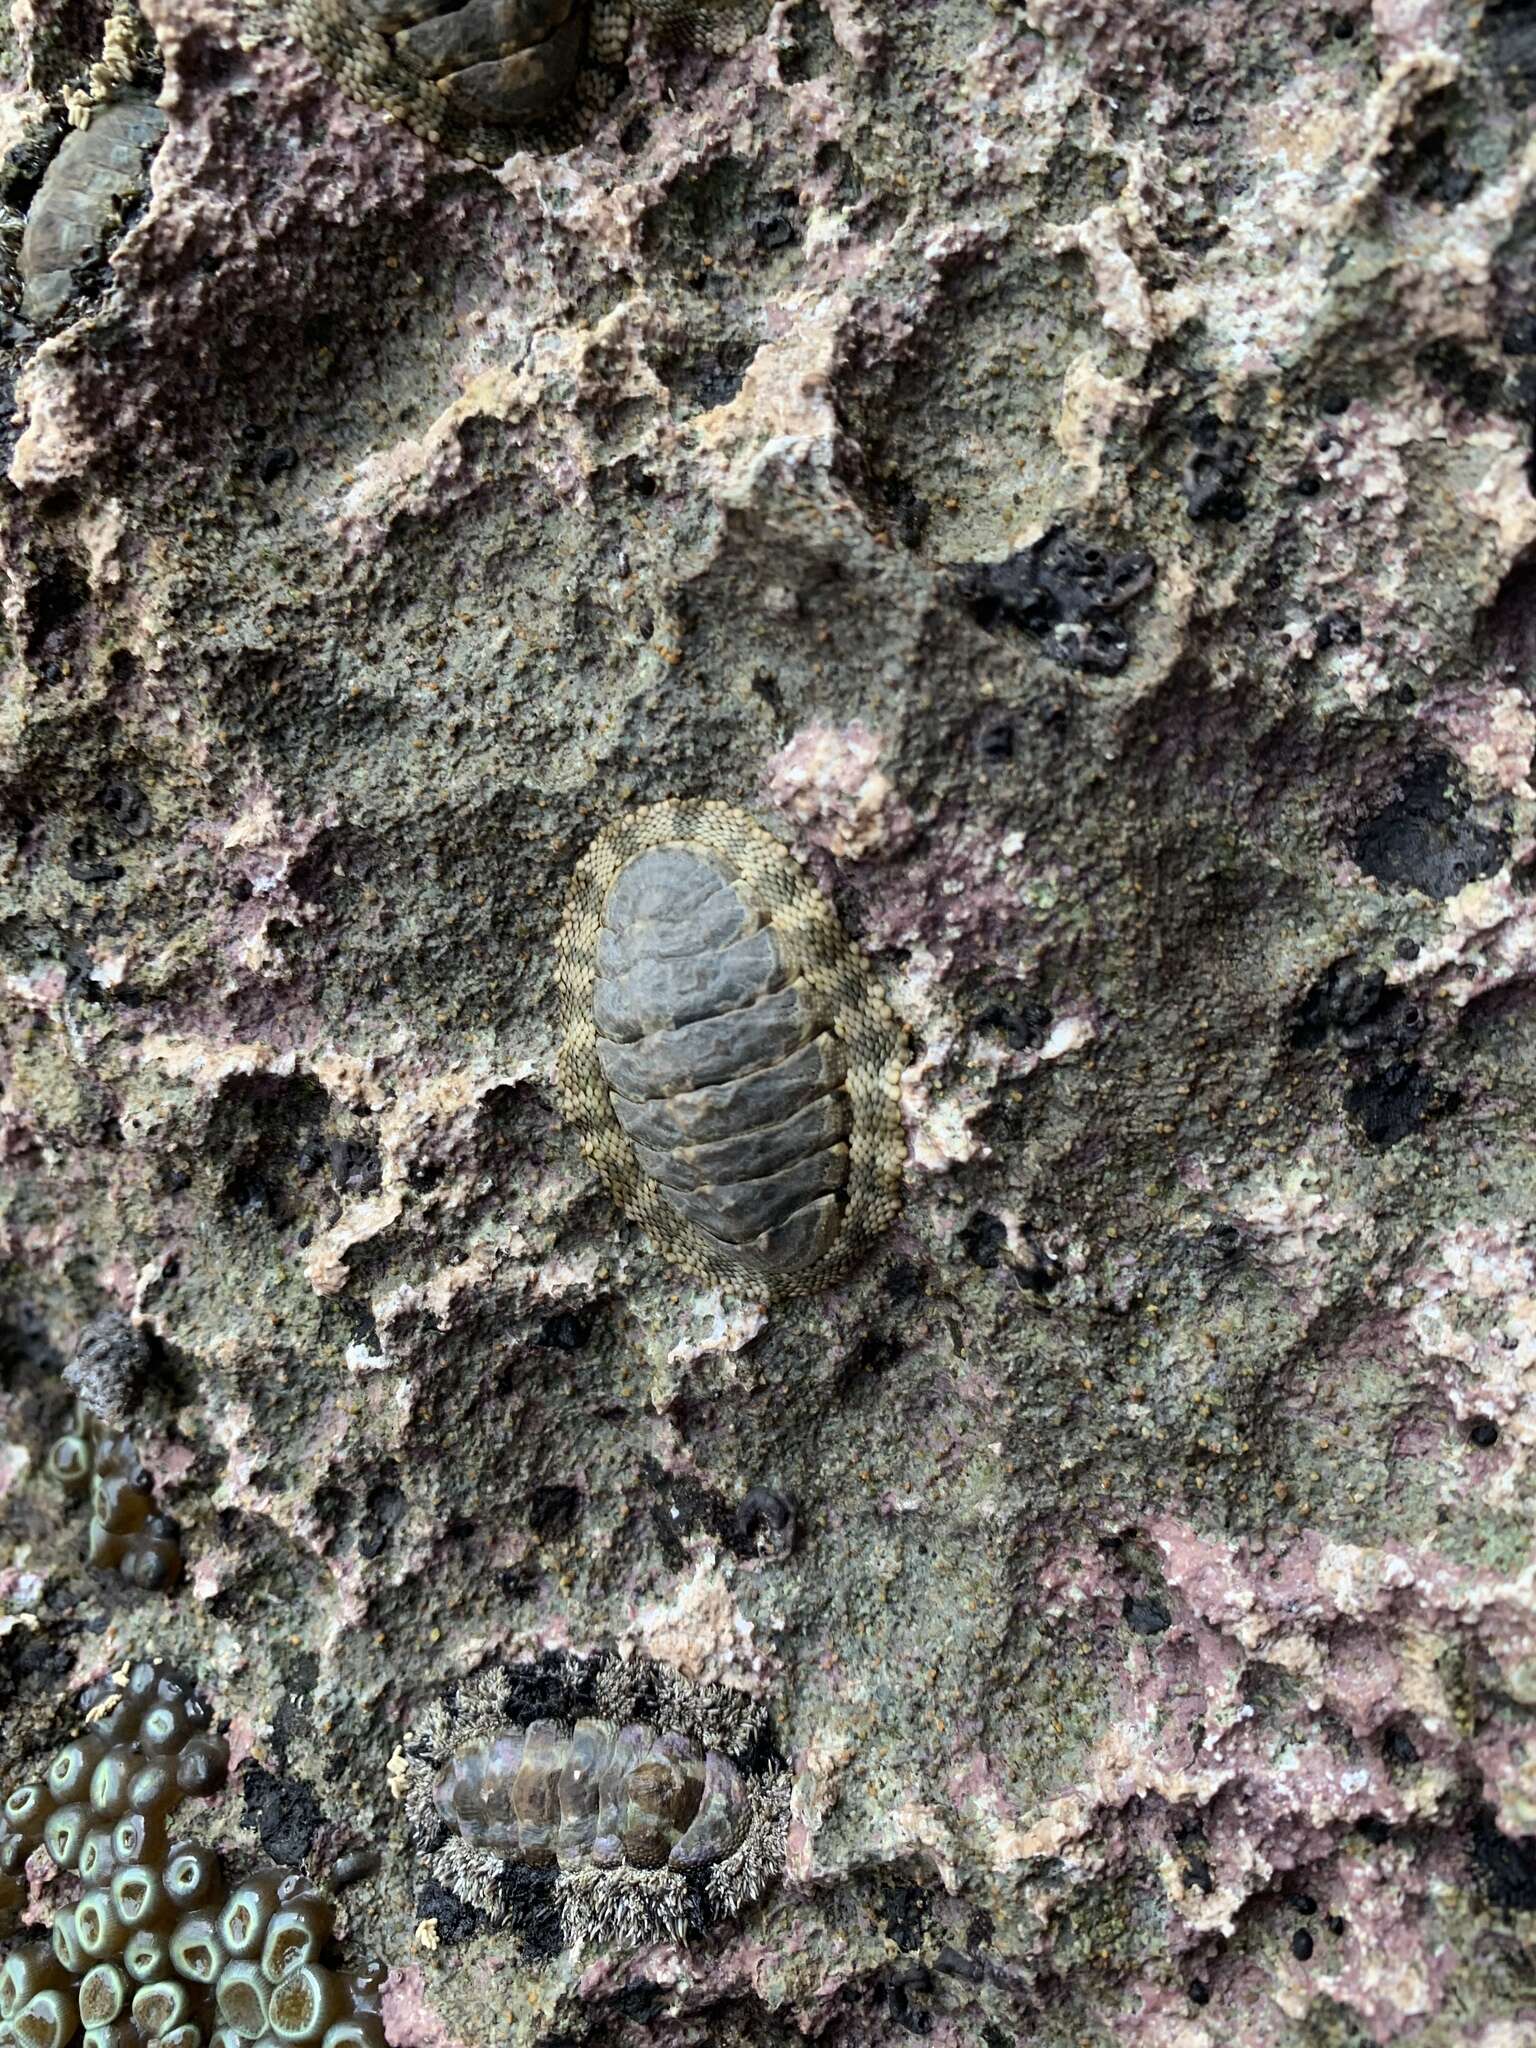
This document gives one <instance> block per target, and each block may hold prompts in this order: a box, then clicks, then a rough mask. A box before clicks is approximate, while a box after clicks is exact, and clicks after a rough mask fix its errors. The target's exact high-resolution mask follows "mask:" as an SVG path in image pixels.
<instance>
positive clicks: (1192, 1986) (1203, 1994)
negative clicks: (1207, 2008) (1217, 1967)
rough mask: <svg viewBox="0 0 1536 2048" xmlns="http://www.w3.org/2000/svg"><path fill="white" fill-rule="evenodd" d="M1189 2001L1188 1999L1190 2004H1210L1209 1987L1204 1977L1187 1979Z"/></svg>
mask: <svg viewBox="0 0 1536 2048" xmlns="http://www.w3.org/2000/svg"><path fill="white" fill-rule="evenodd" d="M1189 2001H1190V2004H1191V2005H1209V2004H1210V2002H1211V1987H1210V1985H1209V1984H1207V1983H1206V1981H1205V1979H1204V1978H1203V1977H1191V1978H1190V1980H1189Z"/></svg>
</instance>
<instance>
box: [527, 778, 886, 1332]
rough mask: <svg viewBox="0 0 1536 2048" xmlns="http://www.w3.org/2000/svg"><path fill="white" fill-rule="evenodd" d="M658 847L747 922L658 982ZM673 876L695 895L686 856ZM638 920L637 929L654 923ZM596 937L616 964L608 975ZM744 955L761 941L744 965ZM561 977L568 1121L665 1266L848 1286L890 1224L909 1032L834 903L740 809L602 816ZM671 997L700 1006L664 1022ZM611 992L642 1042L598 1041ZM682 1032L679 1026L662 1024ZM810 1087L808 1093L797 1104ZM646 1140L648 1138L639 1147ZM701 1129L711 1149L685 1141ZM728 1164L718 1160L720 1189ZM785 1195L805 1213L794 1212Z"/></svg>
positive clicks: (729, 1280)
mask: <svg viewBox="0 0 1536 2048" xmlns="http://www.w3.org/2000/svg"><path fill="white" fill-rule="evenodd" d="M662 849H674V850H676V851H677V852H678V853H679V854H681V855H683V856H693V857H695V858H694V866H695V867H696V868H697V869H698V870H699V871H701V872H704V873H707V874H709V875H711V876H714V877H718V878H719V879H720V881H721V882H723V883H724V884H725V885H726V888H727V889H728V890H729V891H730V892H731V893H732V894H733V895H734V897H735V899H736V903H737V905H739V918H740V922H739V924H738V925H737V926H735V927H734V928H730V929H727V926H725V925H722V926H720V930H721V934H722V942H721V945H720V948H719V950H718V951H715V952H713V953H712V952H710V951H709V950H708V949H707V947H706V946H705V945H704V944H701V946H700V949H699V951H698V953H697V954H696V955H695V956H693V957H692V958H690V960H689V961H688V962H687V963H686V964H687V967H688V969H689V970H690V971H688V972H684V973H681V974H678V973H673V974H671V975H669V974H667V973H665V972H663V970H665V969H668V968H670V967H672V966H673V965H674V963H672V962H669V961H668V960H665V959H663V960H659V961H657V962H654V963H651V972H649V973H647V972H646V967H647V963H646V962H645V961H644V960H643V959H641V960H637V959H636V957H635V954H634V951H633V948H634V945H635V944H636V943H637V941H636V940H635V939H634V938H633V936H632V933H631V931H630V928H629V924H628V922H627V921H626V920H627V919H628V918H629V916H630V915H631V905H630V902H629V899H631V898H636V899H638V898H640V897H643V898H644V905H643V906H642V907H643V908H646V909H648V908H649V907H650V906H651V905H652V903H653V901H654V898H655V896H656V893H657V891H658V890H659V889H660V888H661V887H662V885H663V884H664V882H665V880H666V877H665V874H664V873H663V872H662V871H661V870H660V869H658V868H654V865H653V867H652V868H651V870H649V871H642V870H640V869H639V868H638V866H637V864H638V863H640V862H641V860H642V858H643V857H644V856H647V855H652V854H655V853H656V852H658V851H659V850H662ZM626 870H629V871H630V872H631V873H632V874H638V875H641V877H642V879H641V881H640V882H639V883H638V884H637V885H636V886H635V887H634V888H630V889H628V890H627V891H626V896H625V897H624V898H621V899H619V906H618V908H617V909H614V910H613V911H612V913H611V914H612V915H614V916H615V918H616V919H617V921H618V922H619V924H620V925H621V926H623V927H624V929H623V930H621V931H620V932H618V933H615V932H613V931H612V930H610V929H608V928H607V927H606V926H605V918H606V917H607V916H608V915H610V905H611V904H612V903H613V901H614V898H613V892H614V885H615V884H616V883H617V882H618V880H619V878H620V876H621V875H624V874H625V873H626ZM677 873H678V876H679V886H680V887H683V886H685V885H686V883H687V881H688V876H689V864H688V861H687V860H686V859H683V860H680V861H678V863H677ZM647 885H648V886H647ZM719 893H720V894H721V895H724V893H725V892H724V891H723V890H722V891H720V892H719ZM730 908H731V906H730V903H729V901H727V902H726V903H725V906H724V909H725V912H726V913H729V911H730ZM633 914H634V916H635V917H637V918H638V920H639V921H638V923H636V924H635V927H634V928H635V930H637V931H639V932H641V933H644V932H645V931H650V930H655V929H656V927H655V925H654V924H653V923H651V922H649V921H647V919H646V918H645V917H644V916H642V915H640V913H639V912H635V913H633ZM721 914H722V913H721V909H720V907H719V906H718V905H717V904H712V905H710V906H708V907H707V908H704V909H700V910H699V911H698V912H697V913H695V912H693V911H692V910H691V909H688V908H686V907H685V908H684V909H683V910H682V911H680V913H679V915H680V916H683V917H684V918H685V919H686V918H687V917H689V916H694V915H697V917H698V918H700V919H701V920H705V919H708V918H714V919H715V920H716V923H717V924H718V923H719V920H720V917H721ZM682 929H687V927H686V924H685V925H684V926H683V927H682ZM700 931H701V937H702V936H703V935H704V925H703V924H702V923H701V925H700ZM600 941H601V942H602V948H601V950H602V951H603V953H604V956H605V958H606V959H607V961H608V963H609V965H608V966H607V967H606V968H604V969H602V971H601V973H600V961H599V954H600ZM749 945H750V946H754V947H756V948H757V949H758V950H757V952H756V953H755V954H754V956H753V957H752V958H751V959H750V960H747V959H746V958H745V957H743V956H744V955H745V953H746V949H747V948H748V947H749ZM765 957H766V958H768V960H769V965H768V966H767V967H766V968H764V967H762V960H763V959H764V958H765ZM719 963H726V964H724V965H719ZM717 965H718V971H714V970H715V969H716V967H717ZM754 975H757V976H758V979H757V981H756V982H755V983H754V981H753V976H754ZM625 977H627V979H626V978H625ZM557 979H558V984H559V991H560V1022H561V1047H560V1058H559V1083H560V1092H561V1097H562V1100H563V1102H564V1106H565V1113H566V1116H567V1118H568V1119H569V1121H570V1122H571V1123H572V1124H573V1125H574V1126H575V1128H576V1130H577V1131H578V1133H579V1134H580V1138H581V1146H582V1150H583V1152H584V1153H585V1154H586V1156H587V1157H588V1158H589V1159H590V1160H591V1161H592V1163H593V1165H594V1166H595V1167H596V1168H597V1171H598V1173H599V1174H600V1176H601V1177H602V1180H603V1183H604V1185H605V1186H606V1187H607V1189H608V1191H609V1193H610V1194H611V1195H612V1196H613V1198H614V1200H615V1201H616V1202H617V1203H618V1205H619V1207H620V1208H621V1209H622V1210H623V1211H624V1213H625V1214H626V1215H627V1216H629V1217H631V1218H632V1219H633V1220H634V1221H635V1222H636V1223H638V1224H639V1225H640V1226H641V1227H642V1229H644V1230H645V1231H646V1233H647V1234H648V1235H649V1237H650V1238H651V1240H652V1242H653V1243H654V1244H655V1245H656V1247H657V1249H658V1250H659V1251H660V1252H661V1253H662V1255H663V1257H665V1258H667V1259H670V1260H671V1261H672V1262H673V1263H674V1264H676V1265H679V1266H682V1267H683V1268H684V1269H685V1270H686V1271H688V1272H690V1273H693V1274H696V1275H697V1276H698V1277H699V1278H701V1279H706V1280H713V1281H719V1282H723V1283H725V1284H727V1285H731V1286H736V1287H740V1288H742V1289H743V1290H745V1291H748V1292H751V1293H753V1294H757V1295H767V1296H777V1297H781V1298H782V1297H786V1296H790V1295H795V1294H805V1293H810V1292H813V1291H814V1290H816V1289H817V1288H820V1287H824V1286H826V1285H827V1284H828V1283H830V1282H831V1281H833V1280H836V1279H838V1278H840V1277H841V1275H842V1274H844V1273H845V1272H846V1271H847V1270H848V1269H849V1267H850V1266H852V1265H853V1264H854V1263H855V1262H856V1261H857V1260H858V1259H859V1258H860V1257H861V1256H862V1255H863V1254H864V1252H865V1251H866V1250H867V1249H868V1248H869V1246H870V1245H871V1244H872V1243H873V1242H874V1241H875V1240H876V1239H877V1238H878V1237H879V1236H880V1235H881V1233H882V1232H883V1231H885V1230H886V1229H887V1228H888V1227H889V1225H890V1224H891V1223H892V1221H893V1220H894V1218H895V1216H896V1213H897V1210H898V1209H899V1207H900V1188H901V1172H902V1163H903V1159H904V1156H905V1148H904V1143H903V1135H902V1125H901V1112H900V1107H899V1095H900V1083H901V1071H902V1067H903V1065H904V1064H905V1058H906V1044H905V1038H904V1035H903V1032H902V1029H901V1026H900V1025H899V1024H898V1022H897V1020H896V1018H895V1017H894V1015H893V1014H892V1012H891V1008H890V1005H889V1004H888V1003H887V1002H886V1000H885V998H884V996H883V995H882V994H881V992H880V989H879V987H878V986H877V984H876V982H875V979H874V976H873V974H872V973H871V971H870V969H869V967H868V965H867V963H866V962H865V960H864V957H863V955H862V954H861V953H859V952H858V950H857V949H856V948H855V947H854V946H853V945H852V944H851V943H850V941H849V939H848V938H847V936H846V934H845V933H844V931H843V929H842V927H841V925H840V924H839V922H838V919H837V915H836V913H835V911H834V910H833V908H832V906H831V904H830V903H829V902H828V901H827V899H826V898H825V897H824V896H823V895H822V893H821V891H820V890H819V889H818V888H817V887H816V885H815V883H814V882H813V881H812V880H811V878H810V877H809V876H808V875H807V874H806V873H805V871H804V870H803V869H802V868H801V867H800V865H799V864H798V863H797V862H796V861H795V859H794V858H793V856H792V855H791V854H790V853H789V851H788V850H787V849H786V848H785V847H783V846H781V845H780V843H779V842H778V840H777V839H775V838H773V837H772V835H771V834H770V833H768V832H766V831H765V830H764V829H763V827H762V826H761V825H759V824H757V823H756V822H755V821H754V820H753V819H752V818H750V817H748V816H747V815H746V814H745V812H742V811H739V810H736V809H734V808H733V807H732V806H731V805H729V804H725V803H718V802H712V801H671V802H666V803H660V804H654V805H651V806H649V807H647V808H645V809H641V810H636V811H633V812H630V813H628V814H627V815H626V816H623V817H620V818H618V819H615V820H614V821H613V822H612V823H611V824H610V825H608V826H607V827H606V828H605V829H604V830H603V831H602V832H601V833H599V835H598V837H597V838H596V839H595V840H594V841H593V842H592V844H591V846H589V847H588V849H587V851H586V853H585V854H584V855H583V856H582V858H581V860H580V862H579V863H578V864H577V867H576V870H575V873H574V874H573V876H572V879H571V886H570V893H569V895H568V897H567V900H566V908H565V917H564V920H563V923H562V925H561V929H560V936H559V941H558V953H557ZM600 981H603V982H604V983H605V986H604V987H603V988H602V989H601V990H600V986H599V984H600ZM673 987H676V988H678V989H680V990H681V991H682V992H683V994H684V995H685V996H686V997H687V998H688V999H689V1001H690V1003H691V1007H689V1008H687V1009H686V1010H684V1011H683V1012H682V1014H681V1015H679V1016H677V1017H676V1018H675V1019H668V1018H666V1017H665V1016H660V1017H658V1013H657V1006H658V1005H659V1004H662V1003H664V1002H665V1000H666V995H667V991H668V989H669V988H673ZM711 998H713V1002H712V1001H711ZM604 1001H606V1003H607V1005H608V1012H609V1013H610V1014H618V1015H619V1022H618V1023H615V1024H614V1025H613V1026H612V1029H613V1030H614V1031H615V1032H616V1033H620V1034H622V1032H623V1031H624V1030H626V1029H633V1030H634V1031H636V1032H638V1033H639V1034H640V1035H639V1037H638V1038H637V1039H636V1042H635V1044H634V1046H633V1048H631V1047H630V1046H627V1045H617V1046H616V1045H615V1043H614V1042H613V1041H612V1040H611V1039H609V1038H606V1037H605V1036H604V1035H603V1031H602V1030H601V1029H600V1027H599V1018H598V1014H597V1011H598V1008H599V1007H602V1004H603V1002H604ZM626 1005H627V1009H626ZM673 1021H675V1022H676V1024H677V1025H678V1026H679V1028H676V1029H667V1028H665V1026H666V1025H667V1023H669V1022H673ZM760 1023H761V1025H762V1029H761V1031H759V1025H760ZM770 1023H771V1024H772V1025H773V1027H774V1028H773V1029H771V1030H770V1029H769V1028H768V1025H769V1024H770ZM780 1025H782V1027H783V1028H782V1030H781V1029H779V1026H780ZM658 1027H660V1028H658ZM759 1037H760V1038H761V1042H760V1043H759V1042H757V1041H758V1040H759ZM786 1048H790V1049H792V1054H793V1059H791V1052H790V1051H787V1050H786ZM690 1061H693V1062H696V1063H698V1070H697V1071H694V1072H690V1071H689V1070H688V1069H689V1063H690ZM706 1061H707V1064H706ZM807 1061H809V1062H810V1063H811V1065H812V1066H814V1068H815V1076H814V1079H813V1080H812V1081H811V1082H810V1083H809V1084H808V1086H802V1085H801V1084H800V1078H799V1077H798V1076H792V1075H790V1069H791V1065H792V1063H793V1065H794V1066H795V1067H797V1068H801V1067H804V1066H805V1064H806V1062H807ZM605 1064H606V1066H607V1068H608V1070H609V1072H605ZM631 1070H634V1071H637V1072H641V1073H642V1077H643V1080H644V1090H645V1095H646V1097H647V1098H654V1099H645V1100H637V1101H631V1100H629V1099H628V1097H627V1096H621V1095H620V1094H619V1091H618V1090H617V1089H615V1088H614V1087H613V1086H611V1085H610V1078H609V1075H610V1072H619V1073H620V1077H621V1078H623V1079H624V1080H625V1087H626V1089H628V1088H630V1087H635V1088H637V1089H638V1088H639V1087H640V1085H641V1084H640V1082H632V1081H630V1080H629V1078H628V1074H629V1072H630V1071H631ZM786 1076H789V1081H786V1079H785V1077H786ZM790 1083H793V1084H794V1085H790ZM807 1093H809V1094H810V1095H811V1096H813V1097H814V1100H812V1101H809V1102H805V1103H804V1106H802V1102H803V1099H804V1098H805V1096H806V1095H807ZM781 1096H782V1097H783V1098H784V1099H785V1100H787V1103H788V1105H789V1106H788V1108H787V1109H781V1108H780V1107H779V1106H778V1098H779V1097H781ZM616 1103H617V1104H618V1107H617V1108H616V1106H615V1105H616ZM808 1118H809V1119H810V1124H811V1126H813V1127H809V1126H808V1125H807V1119H808ZM663 1126H665V1127H667V1128H665V1129H664V1128H663ZM807 1129H808V1131H809V1134H808V1135H805V1136H803V1137H802V1136H801V1133H802V1132H805V1131H807ZM636 1131H641V1133H642V1137H643V1139H644V1142H641V1143H640V1144H639V1146H638V1149H637V1141H636V1138H635V1136H634V1135H632V1134H633V1133H634V1132H636ZM690 1132H692V1133H693V1134H694V1135H696V1136H698V1137H700V1138H708V1139H710V1140H712V1141H715V1142H709V1143H690V1142H687V1140H688V1138H689V1135H690ZM668 1146H670V1147H671V1149H670V1150H668V1149H666V1148H667V1147H668ZM642 1154H643V1155H644V1156H643V1157H642ZM716 1161H719V1162H724V1163H723V1164H721V1165H720V1167H719V1170H718V1172H716V1173H715V1174H714V1176H713V1178H712V1163H713V1162H716ZM659 1172H665V1173H667V1174H668V1176H669V1184H665V1185H664V1184H663V1183H662V1182H661V1181H660V1180H659V1179H658V1178H657V1174H658V1173H659ZM790 1201H793V1202H794V1203H795V1204H796V1206H795V1207H794V1209H793V1212H792V1213H785V1211H786V1205H787V1204H788V1203H789V1202H790ZM705 1218H710V1219H711V1221H714V1222H716V1227H711V1225H710V1222H707V1221H705V1220H703V1219H705Z"/></svg>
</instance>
